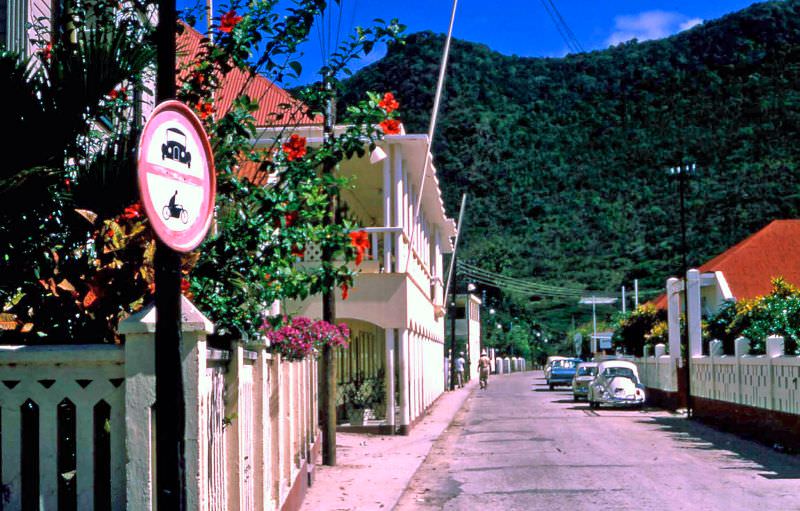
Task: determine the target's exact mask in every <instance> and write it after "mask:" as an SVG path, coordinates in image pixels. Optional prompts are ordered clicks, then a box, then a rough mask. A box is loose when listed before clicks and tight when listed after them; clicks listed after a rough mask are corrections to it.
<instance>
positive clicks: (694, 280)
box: [686, 269, 703, 357]
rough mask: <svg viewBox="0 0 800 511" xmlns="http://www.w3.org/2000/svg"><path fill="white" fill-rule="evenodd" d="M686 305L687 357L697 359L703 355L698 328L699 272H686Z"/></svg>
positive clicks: (700, 328)
mask: <svg viewBox="0 0 800 511" xmlns="http://www.w3.org/2000/svg"><path fill="white" fill-rule="evenodd" d="M686 281H687V282H686V287H687V290H686V297H687V298H686V304H687V305H688V309H689V312H688V314H689V317H688V318H687V321H688V323H687V328H688V331H689V356H690V357H699V356H701V355H702V354H703V331H702V327H701V326H700V314H701V312H700V271H698V270H694V269H693V270H689V271H688V272H686Z"/></svg>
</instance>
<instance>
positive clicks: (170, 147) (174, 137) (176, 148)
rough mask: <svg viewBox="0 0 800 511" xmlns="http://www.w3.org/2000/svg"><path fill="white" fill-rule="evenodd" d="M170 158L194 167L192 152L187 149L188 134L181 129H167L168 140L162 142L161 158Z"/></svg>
mask: <svg viewBox="0 0 800 511" xmlns="http://www.w3.org/2000/svg"><path fill="white" fill-rule="evenodd" d="M164 158H169V159H170V160H175V161H177V162H180V163H184V164H186V166H187V167H189V168H191V167H192V154H191V153H190V152H189V151H187V150H186V135H185V134H184V133H183V132H182V131H181V130H179V129H176V128H168V129H167V141H166V142H164V143H163V144H161V159H162V160H163V159H164Z"/></svg>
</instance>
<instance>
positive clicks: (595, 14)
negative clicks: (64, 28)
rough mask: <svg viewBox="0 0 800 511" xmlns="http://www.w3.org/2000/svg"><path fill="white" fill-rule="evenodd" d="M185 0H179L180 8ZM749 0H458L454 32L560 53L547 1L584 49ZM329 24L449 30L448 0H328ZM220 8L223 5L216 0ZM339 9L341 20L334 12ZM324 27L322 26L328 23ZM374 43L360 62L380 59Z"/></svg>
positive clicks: (314, 44)
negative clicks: (382, 23)
mask: <svg viewBox="0 0 800 511" xmlns="http://www.w3.org/2000/svg"><path fill="white" fill-rule="evenodd" d="M185 1H186V0H179V2H178V4H179V7H180V6H181V4H182V3H184V2H185ZM753 3H756V2H753V1H752V0H649V1H648V0H504V1H502V2H500V1H496V0H495V1H490V2H489V1H486V0H460V1H459V2H458V10H457V14H456V21H455V27H454V30H453V35H454V37H457V38H459V39H464V40H467V41H473V42H478V43H483V44H486V45H488V46H489V47H490V48H492V49H493V50H496V51H499V52H500V53H504V54H507V55H512V54H513V55H519V56H529V57H562V56H564V55H566V54H567V53H569V45H568V44H567V43H566V42H565V40H564V39H563V38H562V37H561V35H560V34H559V31H558V29H557V28H556V26H555V24H554V22H553V21H552V20H551V17H550V15H549V14H548V11H547V10H545V5H548V6H550V5H554V6H555V7H556V8H557V9H558V11H559V12H560V14H561V16H562V17H563V19H564V20H565V21H566V23H567V24H568V26H569V28H570V29H571V31H572V33H574V35H575V38H576V39H577V40H578V42H579V43H580V46H581V47H583V48H584V49H586V50H587V51H589V50H597V49H603V48H607V47H608V46H609V45H612V44H618V43H620V42H623V41H627V40H630V39H632V38H634V37H635V38H637V39H639V40H640V41H643V40H647V39H658V38H662V37H667V36H669V35H672V34H675V33H677V32H680V31H681V30H684V29H686V28H690V27H691V26H693V25H695V24H697V23H700V22H702V21H703V20H711V19H715V18H719V17H721V16H723V15H725V14H727V13H730V12H734V11H737V10H740V9H743V8H745V7H747V6H748V5H751V4H753ZM331 4H332V5H333V7H332V11H331V12H332V14H333V17H332V18H331V24H330V26H331V29H330V31H328V30H327V28H326V30H325V34H324V35H327V34H328V33H330V34H332V38H333V39H334V40H335V37H336V33H337V29H336V28H337V26H341V29H340V30H339V31H338V32H339V33H342V34H344V33H348V32H349V29H350V28H351V27H353V26H357V25H361V26H366V25H369V24H370V23H371V20H372V19H374V18H383V19H386V20H388V19H391V18H397V19H398V20H399V21H400V22H401V23H403V24H405V25H407V26H408V29H407V32H408V33H413V32H418V31H421V30H432V31H435V32H442V33H444V32H446V31H447V26H448V22H449V20H450V10H451V8H452V1H451V0H399V1H393V2H388V1H385V0H341V8H339V7H338V6H336V4H335V3H334V2H332V1H331ZM217 5H218V6H219V7H220V8H222V6H223V5H222V4H217ZM340 13H341V22H340V21H339V15H340ZM326 27H327V25H326ZM316 38H317V34H316V32H315V40H314V41H311V42H310V43H309V44H307V45H306V46H305V47H304V48H303V50H304V56H303V58H302V59H301V62H302V63H303V65H304V68H305V71H304V73H303V77H302V81H311V80H313V79H314V76H313V73H312V70H315V69H317V68H318V67H319V64H320V62H321V54H322V52H321V49H320V45H319V40H316ZM384 51H385V49H382V48H379V49H378V50H377V51H376V52H374V53H373V54H372V55H370V56H369V57H368V58H367V59H366V61H365V63H369V62H371V61H374V60H377V59H379V58H380V57H381V56H382V54H383V52H384Z"/></svg>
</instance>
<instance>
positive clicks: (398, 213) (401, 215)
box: [392, 146, 406, 272]
mask: <svg viewBox="0 0 800 511" xmlns="http://www.w3.org/2000/svg"><path fill="white" fill-rule="evenodd" d="M392 161H393V162H394V219H393V220H394V226H395V227H400V228H401V229H402V230H403V231H405V229H404V228H405V217H406V213H405V190H406V188H405V179H404V178H403V151H402V150H401V148H400V146H395V148H394V151H393V152H392ZM392 236H393V237H394V239H396V240H397V245H396V246H395V247H394V249H395V258H394V268H395V271H396V272H400V271H402V270H403V267H404V265H403V243H402V242H401V236H399V235H398V236H396V237H395V236H394V235H392Z"/></svg>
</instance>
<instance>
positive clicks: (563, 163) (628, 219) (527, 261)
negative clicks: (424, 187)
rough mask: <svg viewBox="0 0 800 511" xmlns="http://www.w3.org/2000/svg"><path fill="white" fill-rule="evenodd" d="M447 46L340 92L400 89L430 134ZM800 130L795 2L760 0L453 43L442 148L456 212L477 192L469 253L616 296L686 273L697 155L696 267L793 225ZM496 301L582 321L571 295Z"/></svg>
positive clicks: (439, 40)
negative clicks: (639, 37) (610, 42)
mask: <svg viewBox="0 0 800 511" xmlns="http://www.w3.org/2000/svg"><path fill="white" fill-rule="evenodd" d="M532 37H535V34H533V35H532ZM443 42H444V36H442V35H435V34H432V33H429V32H422V33H417V34H412V35H411V36H409V37H408V40H407V42H406V44H405V45H395V46H392V47H390V48H389V50H388V53H387V55H386V57H385V58H383V59H382V60H380V61H379V62H377V63H375V64H373V65H370V66H369V67H366V68H364V69H363V70H361V71H360V72H359V73H357V74H356V75H355V76H354V77H353V78H352V79H350V80H349V82H348V83H347V84H346V90H345V91H342V96H341V97H342V100H341V102H342V103H343V105H346V104H348V103H349V102H351V101H352V98H354V97H356V95H357V94H358V95H360V94H361V93H362V92H363V91H365V90H375V91H393V92H394V93H395V95H396V96H397V97H398V99H399V100H400V102H401V109H402V115H403V121H404V123H405V125H406V129H407V131H409V132H419V133H424V132H426V131H427V127H428V120H429V116H430V109H431V105H432V103H433V93H434V90H435V82H436V77H437V71H438V64H439V59H440V56H441V50H442V46H443ZM799 132H800V2H798V1H787V2H767V3H762V4H757V5H754V6H751V7H750V8H748V9H746V10H743V11H740V12H738V13H734V14H731V15H728V16H725V17H724V18H721V19H719V20H715V21H709V22H706V23H704V24H702V25H700V26H697V27H695V28H693V29H691V30H689V31H686V32H682V33H680V34H678V35H676V36H673V37H670V38H668V39H663V40H658V41H650V42H643V43H638V42H636V41H631V42H628V43H624V44H620V45H618V46H615V47H612V48H609V49H607V50H603V51H594V52H591V53H583V54H577V55H569V56H567V57H565V58H560V59H554V58H522V57H517V56H506V55H501V54H499V53H497V52H494V51H492V50H491V49H489V48H487V47H486V46H483V45H479V44H474V43H470V42H465V41H458V40H456V41H454V42H453V46H452V50H451V56H450V66H449V69H448V74H447V83H446V88H445V93H444V96H443V103H442V109H441V112H440V122H439V126H438V128H437V134H436V139H435V143H434V150H433V154H434V157H435V164H436V166H437V169H438V172H439V177H440V180H441V186H442V188H443V190H444V194H445V198H446V205H447V210H448V212H449V214H450V215H451V216H455V215H456V214H457V213H458V202H459V198H460V195H461V194H462V193H463V192H467V193H468V194H469V199H468V208H467V209H468V216H467V218H466V222H465V225H466V231H465V233H464V238H463V241H462V246H461V250H460V254H459V256H460V258H461V259H462V260H465V261H468V262H470V263H471V264H474V265H477V266H480V267H483V268H486V269H489V270H492V271H498V272H502V273H504V274H508V275H513V276H515V277H525V278H530V279H536V280H539V281H544V282H548V283H550V284H556V285H569V286H576V285H577V286H580V287H584V288H587V289H601V290H603V289H604V290H609V291H614V292H618V290H619V287H620V285H622V284H626V285H628V286H630V285H631V284H632V282H633V279H634V278H639V279H641V280H640V285H641V286H642V287H646V288H649V289H661V288H663V283H664V281H665V279H666V278H667V277H668V276H670V275H673V274H676V273H677V272H678V270H679V268H680V228H679V214H678V211H679V210H678V187H677V183H676V182H675V181H674V180H673V179H671V178H670V177H669V176H668V172H667V171H668V168H669V167H671V166H674V165H677V164H679V163H689V162H695V163H696V165H697V172H696V175H695V176H693V177H692V178H691V181H690V185H689V186H690V188H689V191H688V194H687V203H686V205H687V212H688V215H687V223H688V245H689V257H688V259H689V264H690V265H698V264H700V263H702V262H703V261H705V260H706V259H708V258H710V257H711V256H713V255H715V254H717V253H719V252H721V251H722V250H724V249H725V248H727V247H729V246H730V245H732V244H734V243H736V242H737V241H739V240H741V239H742V238H744V237H745V236H747V235H749V234H750V233H752V232H754V231H756V230H757V229H759V228H760V227H762V226H764V225H765V224H766V223H767V222H769V221H770V220H772V219H775V218H795V217H797V216H798V208H799V207H800V195H798V191H800V188H798V185H800V169H799V168H798V156H800V136H799V135H800V133H799ZM493 298H494V299H496V300H499V299H501V297H500V296H499V295H495V296H493ZM502 299H503V300H506V301H509V300H510V301H511V302H515V303H516V309H515V310H514V311H513V312H512V314H514V315H519V316H523V315H524V316H525V317H535V318H538V319H537V321H541V322H543V323H544V324H545V326H546V327H547V328H548V329H549V330H551V331H562V332H563V331H565V330H566V328H567V326H568V322H569V320H570V316H572V315H574V314H576V313H577V311H581V312H580V313H581V314H582V316H581V317H579V318H578V321H581V320H584V319H585V318H586V316H585V314H587V313H589V314H590V309H589V308H585V307H584V308H578V306H577V305H576V304H575V301H574V300H572V301H565V302H559V301H557V300H553V299H543V300H541V301H538V302H530V301H529V300H528V297H520V296H517V297H511V298H509V295H504V297H503V298H502ZM526 311H527V312H535V313H536V314H535V315H529V314H524V313H525V312H526Z"/></svg>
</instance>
